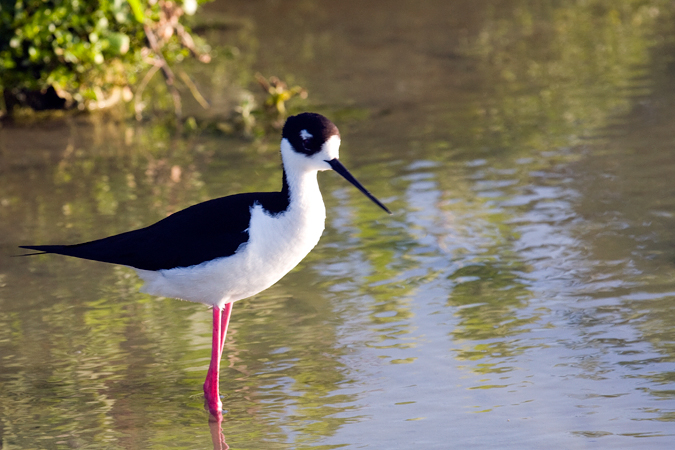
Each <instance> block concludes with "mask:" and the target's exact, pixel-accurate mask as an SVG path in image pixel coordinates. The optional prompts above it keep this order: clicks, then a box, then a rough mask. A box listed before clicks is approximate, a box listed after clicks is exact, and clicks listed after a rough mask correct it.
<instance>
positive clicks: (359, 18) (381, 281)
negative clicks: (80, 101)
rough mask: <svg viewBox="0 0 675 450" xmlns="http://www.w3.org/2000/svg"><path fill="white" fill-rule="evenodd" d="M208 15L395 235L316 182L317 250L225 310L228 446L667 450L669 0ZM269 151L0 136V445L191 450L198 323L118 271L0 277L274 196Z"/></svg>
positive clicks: (332, 183) (196, 419) (105, 123)
mask: <svg viewBox="0 0 675 450" xmlns="http://www.w3.org/2000/svg"><path fill="white" fill-rule="evenodd" d="M207 12H208V14H206V15H205V17H206V18H207V19H213V18H226V19H227V21H230V22H228V23H231V24H233V25H232V26H227V27H205V31H204V33H205V36H206V37H207V38H208V39H210V40H212V41H219V42H222V43H223V44H226V45H232V46H239V47H241V48H242V51H244V50H245V52H244V53H242V54H246V55H254V56H253V57H251V59H250V60H246V59H244V60H239V61H238V64H241V65H242V66H244V69H243V70H244V71H249V72H251V73H254V72H255V71H260V72H262V73H263V74H265V75H269V74H276V75H279V76H281V77H283V78H286V79H290V80H291V81H292V82H293V83H297V84H300V85H302V86H305V87H306V88H307V89H308V91H309V93H310V96H309V98H308V99H307V100H306V103H305V104H304V105H300V106H299V107H302V108H307V109H312V110H315V111H318V112H321V113H323V114H326V115H327V116H329V117H331V118H332V119H333V120H334V121H335V122H336V124H337V125H338V126H339V127H340V130H341V133H342V138H343V146H342V153H341V159H342V161H343V162H344V163H345V165H346V166H347V167H349V168H350V169H351V170H352V172H353V173H354V175H356V176H357V177H358V178H359V179H360V181H362V182H363V184H364V185H366V186H367V187H368V188H369V189H370V190H371V191H372V192H373V193H375V194H376V195H377V196H378V197H379V198H380V199H381V200H382V201H383V202H384V203H385V204H387V205H388V206H389V207H390V209H392V211H394V215H393V216H387V215H385V214H383V213H382V211H381V210H379V209H378V208H377V207H375V206H374V205H373V204H372V203H370V202H369V201H368V200H367V199H366V198H365V197H363V196H361V194H360V193H359V192H358V191H356V190H355V189H353V188H352V187H351V186H350V185H348V184H347V183H346V182H344V180H342V179H340V178H339V177H338V176H336V175H335V174H331V173H323V174H321V175H319V178H320V183H321V185H322V190H323V193H324V198H325V200H326V203H327V209H328V220H327V229H326V231H325V233H324V236H323V238H322V241H321V243H320V244H319V245H318V246H317V248H316V249H315V250H314V251H313V252H312V253H311V254H310V255H309V256H308V257H307V259H306V260H305V261H304V262H303V263H302V264H301V265H300V266H299V267H298V268H297V269H296V270H294V271H293V272H292V273H291V274H289V275H288V276H287V277H285V278H284V279H283V280H282V281H281V282H279V283H278V284H277V285H275V286H274V287H272V288H271V289H269V290H267V291H266V292H264V293H262V294H260V295H258V296H256V297H254V298H251V299H248V300H244V301H241V302H238V303H237V304H236V305H235V306H234V311H233V319H232V322H231V325H230V330H229V332H228V338H227V342H226V345H225V353H224V357H223V365H224V368H223V369H222V374H221V389H222V391H223V394H224V396H225V398H224V407H225V409H226V410H227V411H226V414H225V417H224V421H223V424H222V429H223V433H224V435H225V438H226V440H227V443H228V444H229V445H230V448H232V449H300V448H321V449H329V448H374V449H384V448H386V449H409V448H415V449H449V448H481V449H483V448H502V449H541V448H561V449H562V448H564V449H576V448H641V449H642V448H649V449H669V448H672V445H673V442H675V331H674V330H675V226H673V225H674V220H675V183H674V182H673V179H674V177H675V151H673V143H675V126H673V120H672V118H673V117H675V94H674V93H675V78H674V76H675V71H674V69H673V67H675V66H674V65H673V57H672V55H673V54H675V53H674V52H675V46H674V45H673V42H674V38H675V35H674V34H673V31H672V30H673V29H675V27H673V25H674V24H675V23H674V21H673V9H672V5H671V3H670V2H667V1H659V0H652V1H640V2H637V1H618V2H617V1H612V2H610V1H601V0H595V1H587V2H582V1H556V2H534V1H532V2H530V1H521V2H512V1H503V2H502V1H487V0H485V1H452V2H448V1H440V0H439V1H425V2H412V1H391V2H387V5H386V7H385V5H384V4H382V3H381V2H356V1H346V2H307V1H300V0H298V1H284V2H278V1H254V2H248V1H247V2H243V1H233V2H219V3H215V4H210V5H208V6H207ZM216 79H217V80H219V81H222V80H221V79H219V78H217V77H216V76H214V78H213V79H212V80H211V84H210V86H211V88H210V89H211V92H210V93H209V95H210V96H211V97H213V98H216V100H217V97H218V95H219V92H221V90H220V85H219V84H218V82H216V81H214V80H216ZM204 83H205V84H208V82H207V81H204ZM277 146H278V137H276V136H271V137H270V138H268V139H262V140H254V141H249V140H240V139H237V138H225V137H222V136H218V135H217V134H213V133H204V134H196V135H188V136H187V137H186V136H184V135H181V134H180V133H179V134H172V133H171V132H169V131H167V130H166V129H165V128H162V127H161V126H157V125H136V124H120V123H117V122H115V121H110V120H108V119H105V118H102V117H93V118H77V117H76V118H69V119H64V120H60V121H57V122H54V123H50V124H32V125H20V126H5V127H4V128H2V129H0V252H1V254H0V447H1V448H3V449H19V448H36V449H37V448H40V449H42V448H48V449H57V448H58V449H61V448H96V449H98V448H106V449H107V448H110V449H141V448H143V449H145V448H191V449H192V448H211V447H212V437H211V433H210V429H209V425H208V415H207V413H206V412H205V411H204V409H203V400H202V391H201V384H202V382H203V377H204V375H205V373H206V368H207V366H208V362H209V357H210V329H211V328H210V317H211V315H210V311H209V310H208V309H206V308H205V307H203V306H202V305H196V304H191V303H186V302H180V301H176V300H171V299H157V298H154V297H150V296H147V295H143V294H139V293H138V288H139V287H140V284H141V283H140V281H139V280H138V279H137V278H136V277H135V275H134V274H133V272H132V271H130V270H128V269H125V268H122V267H117V266H109V265H105V264H99V263H93V262H87V261H79V260H75V259H69V258H60V257H37V258H11V257H10V255H15V254H17V253H18V251H17V246H18V245H22V244H30V243H72V242H78V241H82V240H89V239H94V238H97V237H102V236H105V235H108V234H113V233H118V232H122V231H126V230H128V229H131V228H135V227H141V226H144V225H147V224H149V223H152V222H153V221H155V220H158V219H160V218H162V217H164V216H165V215H166V214H168V213H171V212H174V211H176V210H179V209H181V208H183V207H186V206H188V205H190V204H193V203H195V202H198V201H202V200H205V199H208V198H213V197H217V196H221V195H228V194H231V193H235V192H240V191H253V190H271V189H276V188H278V186H279V185H280V182H281V180H280V171H279V157H278V152H277Z"/></svg>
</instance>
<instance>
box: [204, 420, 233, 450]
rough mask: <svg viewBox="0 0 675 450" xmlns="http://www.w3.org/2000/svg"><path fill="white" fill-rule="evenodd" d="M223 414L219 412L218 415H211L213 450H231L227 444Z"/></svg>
mask: <svg viewBox="0 0 675 450" xmlns="http://www.w3.org/2000/svg"><path fill="white" fill-rule="evenodd" d="M222 423H223V413H222V412H220V411H218V413H217V414H216V415H213V414H211V413H209V430H210V431H211V441H212V442H213V450H228V449H229V448H230V446H229V445H227V442H225V435H224V434H223V427H222Z"/></svg>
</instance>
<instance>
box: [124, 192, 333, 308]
mask: <svg viewBox="0 0 675 450" xmlns="http://www.w3.org/2000/svg"><path fill="white" fill-rule="evenodd" d="M317 192H318V189H317ZM320 195H321V194H320V193H319V197H318V202H317V201H316V199H314V201H313V202H311V205H309V206H310V207H302V206H301V205H291V207H290V208H289V209H288V210H287V211H286V212H284V213H281V214H279V215H277V216H269V215H267V214H266V213H265V212H264V210H263V208H262V207H261V206H260V205H256V206H255V207H253V208H252V210H251V225H250V227H249V229H248V233H249V240H248V242H247V243H246V244H243V245H242V246H241V247H240V248H239V249H238V250H237V252H236V253H235V254H234V255H232V256H227V257H224V258H218V259H215V260H213V261H210V262H206V263H202V264H198V265H195V266H191V267H180V268H176V269H169V270H159V271H148V270H139V269H136V272H137V273H138V275H139V276H140V277H141V278H142V279H143V280H144V281H145V285H144V286H143V288H142V289H141V292H146V293H148V294H152V295H159V296H163V297H174V298H180V299H183V300H189V301H193V302H200V303H205V304H207V305H217V306H219V307H222V306H223V305H224V304H226V303H230V302H234V301H237V300H241V299H244V298H247V297H250V296H252V295H255V294H257V293H259V292H261V291H263V290H265V289H267V288H268V287H270V286H272V285H273V284H274V283H276V282H277V281H279V280H280V279H281V278H282V277H283V276H284V275H286V274H287V273H288V272H290V271H291V269H293V268H294V267H295V266H296V265H297V264H298V263H299V262H300V261H302V259H303V258H304V257H305V256H307V254H308V253H309V252H310V250H312V248H314V246H315V245H316V244H317V243H318V242H319V238H320V237H321V234H322V233H323V229H324V224H325V219H326V210H325V207H324V205H323V200H322V199H321V197H320Z"/></svg>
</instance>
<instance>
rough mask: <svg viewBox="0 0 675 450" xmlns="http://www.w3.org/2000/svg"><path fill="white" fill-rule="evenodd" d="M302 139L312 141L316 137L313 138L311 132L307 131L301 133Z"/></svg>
mask: <svg viewBox="0 0 675 450" xmlns="http://www.w3.org/2000/svg"><path fill="white" fill-rule="evenodd" d="M300 137H301V138H303V139H311V138H313V137H314V136H312V135H311V134H310V132H309V131H307V130H302V131H301V132H300Z"/></svg>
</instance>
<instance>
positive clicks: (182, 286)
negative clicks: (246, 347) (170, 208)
mask: <svg viewBox="0 0 675 450" xmlns="http://www.w3.org/2000/svg"><path fill="white" fill-rule="evenodd" d="M339 147H340V132H339V131H338V129H337V127H336V126H335V125H334V124H333V123H332V122H331V121H330V120H328V119H327V118H325V117H324V116H322V115H320V114H314V113H303V114H299V115H297V116H292V117H289V118H288V120H287V121H286V124H285V125H284V128H283V131H282V138H281V159H282V164H283V184H282V188H281V191H280V192H253V193H245V194H236V195H231V196H228V197H222V198H217V199H214V200H209V201H206V202H203V203H199V204H197V205H194V206H191V207H189V208H186V209H184V210H182V211H179V212H177V213H175V214H172V215H170V216H168V217H166V218H165V219H163V220H160V221H159V222H157V223H155V224H154V225H150V226H148V227H146V228H141V229H138V230H134V231H129V232H126V233H122V234H118V235H115V236H110V237H107V238H104V239H99V240H95V241H91V242H85V243H82V244H74V245H26V246H22V248H27V249H31V250H38V251H40V252H42V253H55V254H59V255H67V256H74V257H76V258H83V259H90V260H94V261H102V262H107V263H113V264H121V265H124V266H129V267H132V268H134V269H135V270H136V272H137V273H138V275H139V276H140V277H141V278H142V279H143V280H144V281H145V284H144V286H143V287H142V289H141V292H146V293H148V294H152V295H159V296H163V297H175V298H179V299H183V300H189V301H193V302H199V303H204V304H206V305H209V306H211V307H212V308H213V337H212V349H211V364H210V365H209V370H208V372H207V375H206V381H205V382H204V397H205V400H206V405H207V407H208V409H209V411H210V412H211V414H213V415H220V414H221V410H222V402H221V400H220V395H219V393H218V378H219V370H220V359H221V355H222V352H223V344H224V342H225V334H226V332H227V325H228V323H229V320H230V313H231V311H232V303H233V302H235V301H237V300H242V299H244V298H247V297H250V296H252V295H255V294H257V293H259V292H261V291H263V290H265V289H267V288H268V287H270V286H272V285H273V284H274V283H276V282H277V281H279V279H281V278H282V277H283V276H284V275H286V274H287V273H288V272H289V271H290V270H291V269H293V268H294V267H295V266H296V265H297V264H298V263H299V262H300V261H301V260H302V259H303V258H304V257H305V256H306V255H307V254H308V253H309V251H310V250H311V249H312V248H314V246H315V245H316V244H317V242H318V241H319V238H320V237H321V234H322V232H323V229H324V222H325V219H326V208H325V206H324V204H323V198H322V197H321V192H320V191H319V184H318V181H317V172H319V171H322V170H330V169H332V170H334V171H336V172H337V173H339V174H340V175H342V176H343V177H344V178H345V179H346V180H347V181H349V182H350V183H352V184H353V185H354V186H356V187H357V188H358V189H359V190H360V191H361V192H363V193H364V194H365V195H366V196H367V197H368V198H370V199H371V200H372V201H373V202H375V203H376V204H377V205H378V206H379V207H380V208H382V209H384V210H385V211H386V212H387V213H389V214H391V212H390V211H389V210H388V209H387V208H386V207H385V206H384V205H383V204H382V203H381V202H380V201H379V200H378V199H376V198H375V197H374V196H373V195H372V194H370V192H368V191H367V190H366V189H365V188H364V187H363V186H362V185H361V183H359V182H358V181H357V180H356V179H355V178H354V177H353V176H352V175H351V174H350V173H349V171H347V169H346V168H345V167H344V166H343V165H342V163H340V161H339V160H338V150H339ZM42 253H34V254H42Z"/></svg>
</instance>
